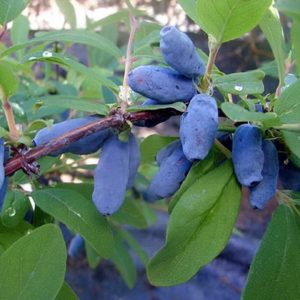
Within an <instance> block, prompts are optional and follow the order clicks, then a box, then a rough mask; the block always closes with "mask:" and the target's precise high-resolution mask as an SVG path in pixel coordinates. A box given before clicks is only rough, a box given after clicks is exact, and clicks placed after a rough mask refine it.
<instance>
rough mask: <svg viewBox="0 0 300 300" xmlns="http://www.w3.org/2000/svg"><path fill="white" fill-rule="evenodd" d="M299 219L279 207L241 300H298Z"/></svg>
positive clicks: (287, 210)
mask: <svg viewBox="0 0 300 300" xmlns="http://www.w3.org/2000/svg"><path fill="white" fill-rule="evenodd" d="M299 253H300V217H299V215H297V214H296V213H292V212H291V211H290V210H289V208H288V207H286V206H284V205H281V206H280V207H279V208H278V209H277V210H276V212H275V214H274V215H273V217H272V220H271V223H270V224H269V226H268V229H267V232H266V233H265V235H264V238H263V241H262V243H261V245H260V248H259V250H258V252H257V254H256V256H255V258H254V261H253V263H252V265H251V267H250V271H249V275H248V281H247V285H246V288H245V290H244V294H243V296H242V299H243V300H253V299H255V300H273V299H300V285H299V284H298V283H299V282H300V261H299V259H298V257H299Z"/></svg>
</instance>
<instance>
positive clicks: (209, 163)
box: [169, 149, 224, 213]
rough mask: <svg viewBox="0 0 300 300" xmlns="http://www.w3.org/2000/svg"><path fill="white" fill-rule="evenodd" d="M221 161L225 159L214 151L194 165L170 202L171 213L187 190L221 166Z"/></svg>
mask: <svg viewBox="0 0 300 300" xmlns="http://www.w3.org/2000/svg"><path fill="white" fill-rule="evenodd" d="M220 159H224V156H223V155H220V154H219V152H217V151H215V149H213V150H212V151H210V152H209V154H208V155H207V156H206V158H205V159H204V160H200V161H199V162H197V163H195V164H193V166H192V168H191V169H190V171H189V173H188V175H187V176H186V178H185V179H184V181H183V182H182V184H181V186H180V188H179V190H178V191H177V192H176V193H175V195H174V196H173V197H172V199H171V201H170V202H169V212H170V213H171V212H172V211H173V209H174V207H175V205H176V204H177V202H178V201H179V200H180V199H181V197H182V195H183V194H184V193H185V192H186V191H187V189H189V188H190V186H192V185H193V184H194V183H195V182H196V181H197V180H199V178H201V177H202V176H203V175H205V174H206V173H207V172H210V171H211V170H212V169H213V168H215V167H216V166H217V165H219V164H220Z"/></svg>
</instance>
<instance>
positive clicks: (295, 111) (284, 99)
mask: <svg viewBox="0 0 300 300" xmlns="http://www.w3.org/2000/svg"><path fill="white" fill-rule="evenodd" d="M299 94H300V80H297V81H296V82H294V83H293V84H291V85H290V86H289V87H288V88H286V89H284V91H283V92H282V94H281V95H280V97H279V98H278V100H277V101H276V102H275V104H274V111H275V113H276V114H277V115H278V116H279V118H280V121H281V122H282V123H300V101H299Z"/></svg>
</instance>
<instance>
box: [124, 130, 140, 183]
mask: <svg viewBox="0 0 300 300" xmlns="http://www.w3.org/2000/svg"><path fill="white" fill-rule="evenodd" d="M128 146H129V177H128V183H127V188H131V187H132V186H133V184H134V180H135V177H136V174H137V170H138V167H139V165H140V160H141V153H140V147H139V144H138V142H137V140H136V138H135V136H134V135H133V134H132V133H130V134H129V139H128Z"/></svg>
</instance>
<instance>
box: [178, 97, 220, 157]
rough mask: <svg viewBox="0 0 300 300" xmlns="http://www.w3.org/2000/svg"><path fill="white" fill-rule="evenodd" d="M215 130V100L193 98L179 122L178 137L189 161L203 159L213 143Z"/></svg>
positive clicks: (216, 108)
mask: <svg viewBox="0 0 300 300" xmlns="http://www.w3.org/2000/svg"><path fill="white" fill-rule="evenodd" d="M217 129H218V107H217V103H216V100H215V99H214V98H213V97H210V96H208V95H205V94H199V95H196V96H194V97H193V99H192V100H191V102H190V104H189V106H188V108H187V111H186V112H185V113H184V114H183V115H182V116H181V121H180V131H179V135H180V140H181V143H182V147H183V152H184V154H185V156H186V157H187V158H188V159H189V160H191V161H193V160H198V159H204V158H205V157H206V155H207V154H208V152H209V150H210V148H211V147H212V145H213V143H214V140H215V138H216V135H217Z"/></svg>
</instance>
